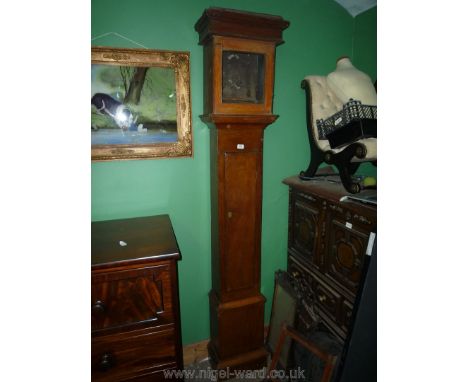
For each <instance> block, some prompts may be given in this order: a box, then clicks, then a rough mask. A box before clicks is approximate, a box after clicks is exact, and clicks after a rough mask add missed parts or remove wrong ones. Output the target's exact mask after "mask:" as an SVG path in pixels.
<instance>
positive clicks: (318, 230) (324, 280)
mask: <svg viewBox="0 0 468 382" xmlns="http://www.w3.org/2000/svg"><path fill="white" fill-rule="evenodd" d="M283 182H284V183H285V184H287V185H288V186H289V231H288V232H289V233H288V273H289V274H290V275H291V276H292V277H293V278H294V279H295V281H296V284H297V285H300V286H301V290H302V298H303V300H304V304H302V306H301V309H300V311H299V312H298V324H297V325H298V327H299V329H300V330H301V331H303V332H307V331H309V330H311V328H313V327H314V326H316V325H317V323H318V322H320V323H321V324H323V325H325V327H326V328H327V329H328V330H329V331H330V332H331V333H332V334H334V335H335V336H336V338H337V339H338V340H339V342H341V343H344V342H345V340H346V336H347V334H348V329H349V326H350V323H351V316H352V313H353V306H354V301H355V298H356V294H357V293H358V289H359V284H360V280H361V272H362V269H363V266H364V262H365V258H364V257H365V256H366V255H365V253H366V249H367V246H368V242H369V237H370V236H371V233H372V232H374V233H376V229H377V209H376V207H375V206H373V205H369V204H363V203H360V202H354V201H343V202H340V198H341V197H342V196H345V195H350V194H348V193H347V192H346V190H345V189H344V188H343V186H342V185H341V184H340V183H332V182H329V181H326V180H324V179H323V180H310V181H303V180H301V179H299V177H297V176H293V177H290V178H287V179H285V180H284V181H283ZM372 236H373V235H372Z"/></svg>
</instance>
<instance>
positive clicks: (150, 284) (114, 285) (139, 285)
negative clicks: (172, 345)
mask: <svg viewBox="0 0 468 382" xmlns="http://www.w3.org/2000/svg"><path fill="white" fill-rule="evenodd" d="M171 317H172V296H171V279H170V267H169V265H161V266H155V267H149V268H141V269H132V270H125V271H115V272H110V273H103V274H93V275H92V285H91V328H92V330H100V329H106V328H111V327H117V326H122V325H128V324H133V323H136V322H148V321H150V322H153V323H159V322H158V321H161V319H162V322H170V321H171Z"/></svg>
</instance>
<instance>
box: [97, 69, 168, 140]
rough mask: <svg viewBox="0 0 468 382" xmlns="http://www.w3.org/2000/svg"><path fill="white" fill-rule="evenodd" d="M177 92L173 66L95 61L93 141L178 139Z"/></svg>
mask: <svg viewBox="0 0 468 382" xmlns="http://www.w3.org/2000/svg"><path fill="white" fill-rule="evenodd" d="M175 95H176V91H175V73H174V70H173V69H172V68H161V67H130V66H112V65H91V127H92V144H111V143H127V142H128V143H138V142H139V141H141V142H142V143H143V142H148V137H147V136H148V134H149V135H151V139H152V140H154V141H162V142H164V141H175V140H177V119H176V110H177V108H176V96H175ZM130 132H132V134H130ZM156 134H157V135H156Z"/></svg>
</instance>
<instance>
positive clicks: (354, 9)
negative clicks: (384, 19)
mask: <svg viewBox="0 0 468 382" xmlns="http://www.w3.org/2000/svg"><path fill="white" fill-rule="evenodd" d="M335 1H336V2H337V3H338V4H340V5H341V6H342V7H343V8H345V9H346V10H347V11H348V12H349V14H350V15H351V16H353V17H356V16H357V15H359V14H360V13H362V12H365V11H367V10H368V9H371V8H373V7H375V6H376V5H377V0H335Z"/></svg>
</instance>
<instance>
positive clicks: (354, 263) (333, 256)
mask: <svg viewBox="0 0 468 382" xmlns="http://www.w3.org/2000/svg"><path fill="white" fill-rule="evenodd" d="M328 230H329V235H328V247H327V254H328V256H327V264H326V266H325V272H326V274H328V275H329V276H330V277H331V278H332V279H333V280H335V281H336V282H338V283H339V284H341V285H342V286H343V287H345V288H346V289H348V290H349V291H350V292H351V293H352V294H353V295H355V294H356V292H357V289H358V287H359V280H360V278H361V270H362V267H363V263H364V256H365V251H366V248H367V243H368V240H369V234H370V232H369V231H365V230H363V229H362V228H360V227H358V226H356V225H353V224H352V223H350V222H347V221H345V220H344V219H340V218H339V217H338V216H336V215H331V217H330V220H329V222H328Z"/></svg>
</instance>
